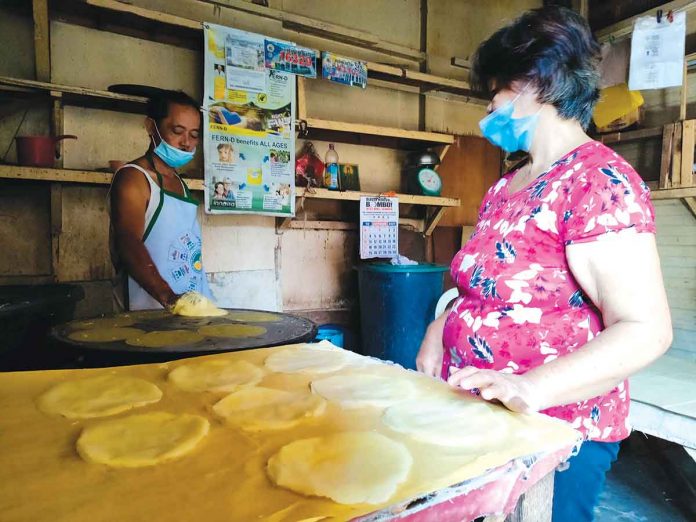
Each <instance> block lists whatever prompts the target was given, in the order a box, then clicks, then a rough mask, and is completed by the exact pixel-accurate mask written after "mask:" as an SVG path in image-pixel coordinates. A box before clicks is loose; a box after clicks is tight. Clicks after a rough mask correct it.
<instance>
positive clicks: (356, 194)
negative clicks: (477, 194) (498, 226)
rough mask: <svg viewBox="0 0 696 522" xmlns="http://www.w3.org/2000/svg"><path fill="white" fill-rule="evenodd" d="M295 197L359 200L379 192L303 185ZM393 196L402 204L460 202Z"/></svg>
mask: <svg viewBox="0 0 696 522" xmlns="http://www.w3.org/2000/svg"><path fill="white" fill-rule="evenodd" d="M389 194H391V193H389ZM296 195H297V197H298V198H299V197H305V198H313V199H333V200H340V201H360V198H361V197H363V196H379V195H380V193H379V192H362V191H357V190H347V191H345V192H340V191H338V190H328V189H321V188H315V189H311V191H309V190H307V189H306V188H304V187H297V189H296ZM394 197H397V198H399V203H402V204H404V205H426V206H433V207H458V206H459V205H460V202H459V200H458V199H454V198H442V197H435V196H414V195H413V194H394Z"/></svg>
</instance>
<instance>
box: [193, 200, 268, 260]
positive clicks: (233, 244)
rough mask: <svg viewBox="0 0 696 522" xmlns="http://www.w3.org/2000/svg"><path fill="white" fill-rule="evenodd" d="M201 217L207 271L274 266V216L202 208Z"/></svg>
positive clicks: (200, 209)
mask: <svg viewBox="0 0 696 522" xmlns="http://www.w3.org/2000/svg"><path fill="white" fill-rule="evenodd" d="M199 219H200V220H201V226H202V229H203V263H204V266H205V270H206V271H207V272H208V273H213V272H232V271H241V270H273V269H274V268H275V256H274V247H275V241H276V233H275V218H269V217H265V216H224V215H208V214H204V213H203V209H202V208H200V207H199Z"/></svg>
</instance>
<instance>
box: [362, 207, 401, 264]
mask: <svg viewBox="0 0 696 522" xmlns="http://www.w3.org/2000/svg"><path fill="white" fill-rule="evenodd" d="M397 255H399V199H398V198H387V197H379V196H375V197H362V198H360V259H370V258H373V257H387V258H392V257H396V256H397Z"/></svg>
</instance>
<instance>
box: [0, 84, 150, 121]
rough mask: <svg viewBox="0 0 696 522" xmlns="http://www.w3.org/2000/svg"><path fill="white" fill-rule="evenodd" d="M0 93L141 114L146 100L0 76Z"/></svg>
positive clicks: (96, 90) (138, 97)
mask: <svg viewBox="0 0 696 522" xmlns="http://www.w3.org/2000/svg"><path fill="white" fill-rule="evenodd" d="M0 92H3V93H5V94H6V95H8V96H13V97H27V96H36V95H39V96H46V95H48V96H50V97H51V98H54V99H60V100H62V101H63V102H64V103H66V104H68V105H79V106H84V107H96V108H106V109H113V110H122V111H127V112H136V113H142V112H144V110H145V103H146V102H147V98H143V97H140V96H127V95H125V94H116V93H114V92H109V91H101V90H98V89H88V88H85V87H75V86H72V85H61V84H56V83H47V82H37V81H34V80H24V79H21V78H10V77H7V76H0Z"/></svg>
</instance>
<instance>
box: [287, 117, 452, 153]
mask: <svg viewBox="0 0 696 522" xmlns="http://www.w3.org/2000/svg"><path fill="white" fill-rule="evenodd" d="M303 122H305V123H306V125H307V132H306V135H305V134H303V133H302V132H301V133H300V137H305V138H308V139H318V140H321V141H338V142H341V143H357V144H364V145H375V146H383V147H394V148H399V149H408V150H411V149H422V148H425V147H432V146H435V145H450V144H452V143H454V136H452V135H451V134H441V133H438V132H423V131H415V130H405V129H397V128H393V127H380V126H377V125H366V124H362V123H348V122H340V121H329V120H321V119H318V118H306V119H304V120H300V121H299V122H298V125H297V127H296V128H297V130H298V131H301V126H302V123H303Z"/></svg>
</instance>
